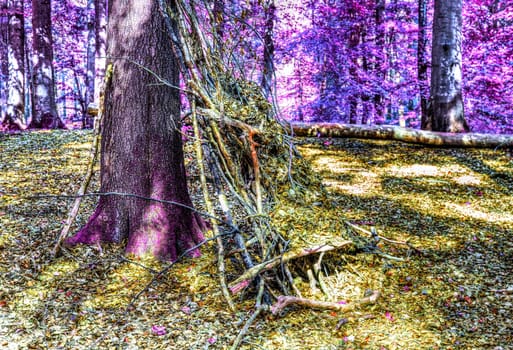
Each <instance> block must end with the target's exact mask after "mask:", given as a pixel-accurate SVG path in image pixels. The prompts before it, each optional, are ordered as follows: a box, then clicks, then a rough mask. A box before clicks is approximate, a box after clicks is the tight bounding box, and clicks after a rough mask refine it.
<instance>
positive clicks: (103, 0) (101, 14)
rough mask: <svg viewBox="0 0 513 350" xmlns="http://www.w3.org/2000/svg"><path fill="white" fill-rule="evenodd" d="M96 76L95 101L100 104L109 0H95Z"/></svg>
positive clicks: (105, 53) (105, 54)
mask: <svg viewBox="0 0 513 350" xmlns="http://www.w3.org/2000/svg"><path fill="white" fill-rule="evenodd" d="M94 28H95V35H94V40H95V50H96V53H95V59H94V62H95V64H94V66H95V72H96V75H95V78H94V98H93V101H94V102H95V103H96V104H97V105H98V106H99V103H100V94H101V91H102V90H103V80H104V76H105V58H106V56H107V0H94Z"/></svg>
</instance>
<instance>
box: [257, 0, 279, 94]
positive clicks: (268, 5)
mask: <svg viewBox="0 0 513 350" xmlns="http://www.w3.org/2000/svg"><path fill="white" fill-rule="evenodd" d="M263 7H264V16H265V19H264V57H263V67H262V80H261V82H260V86H261V87H262V91H263V92H264V96H265V97H269V96H270V95H271V90H272V85H271V84H272V81H273V75H274V21H275V20H276V5H275V4H274V0H266V1H265V2H264V4H263Z"/></svg>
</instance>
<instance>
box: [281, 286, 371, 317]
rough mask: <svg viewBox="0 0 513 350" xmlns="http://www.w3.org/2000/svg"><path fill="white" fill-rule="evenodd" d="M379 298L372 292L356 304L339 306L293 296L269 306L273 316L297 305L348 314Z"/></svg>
mask: <svg viewBox="0 0 513 350" xmlns="http://www.w3.org/2000/svg"><path fill="white" fill-rule="evenodd" d="M379 296H380V293H379V291H373V293H372V294H371V295H370V296H368V297H365V298H363V299H360V300H359V301H357V302H354V303H351V304H340V303H337V302H330V301H319V300H313V299H307V298H298V297H293V296H283V295H282V296H280V297H279V298H278V301H277V302H276V303H275V304H274V305H273V306H271V312H272V314H273V315H277V314H279V313H280V312H281V311H282V310H283V309H284V308H286V307H287V306H289V305H299V306H303V307H310V308H314V309H321V310H333V311H340V312H348V311H352V310H354V309H355V308H356V307H358V306H360V305H365V304H374V303H375V302H376V301H377V300H378V298H379Z"/></svg>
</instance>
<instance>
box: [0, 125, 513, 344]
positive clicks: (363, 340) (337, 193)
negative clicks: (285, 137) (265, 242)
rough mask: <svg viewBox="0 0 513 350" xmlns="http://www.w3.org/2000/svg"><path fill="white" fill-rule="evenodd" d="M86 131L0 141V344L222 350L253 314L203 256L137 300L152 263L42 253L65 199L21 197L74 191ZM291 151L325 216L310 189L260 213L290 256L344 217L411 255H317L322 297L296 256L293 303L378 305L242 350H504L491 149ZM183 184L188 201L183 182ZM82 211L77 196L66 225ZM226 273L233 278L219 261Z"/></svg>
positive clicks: (504, 218) (267, 321) (283, 326)
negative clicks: (375, 293)
mask: <svg viewBox="0 0 513 350" xmlns="http://www.w3.org/2000/svg"><path fill="white" fill-rule="evenodd" d="M90 136H91V135H90V133H89V132H82V131H73V132H51V133H50V132H41V133H39V132H38V133H24V134H20V135H10V136H5V135H0V157H1V161H0V195H1V197H0V348H7V349H9V346H11V347H12V346H15V347H14V348H19V349H25V348H45V349H46V348H48V349H56V348H63V349H83V348H95V349H96V348H119V349H150V348H151V349H177V348H180V349H181V348H188V349H226V348H229V346H230V343H231V341H233V339H234V338H235V336H236V334H237V331H238V330H239V329H240V328H241V327H242V326H243V325H244V321H245V320H246V319H247V317H249V316H250V314H251V312H252V310H253V307H254V305H253V304H252V302H248V301H243V300H242V299H240V300H239V299H237V300H236V301H237V302H239V306H240V307H239V310H238V311H236V312H234V313H232V312H230V311H229V310H228V309H227V307H226V304H225V302H224V300H223V298H222V297H221V294H220V291H219V287H218V276H217V271H216V267H215V266H216V256H215V250H214V247H213V246H208V247H204V248H203V256H202V258H200V259H196V260H194V261H191V260H187V261H185V262H183V263H180V264H177V265H176V266H174V267H173V268H172V269H171V270H170V271H169V273H168V274H166V275H165V276H163V277H162V278H161V279H159V280H157V281H156V282H155V283H154V284H152V285H151V286H150V287H149V288H148V289H147V290H144V288H145V287H146V286H147V285H148V283H149V282H150V281H151V278H152V276H154V274H153V273H152V272H151V271H150V270H149V269H150V268H152V269H155V270H158V269H160V268H162V267H163V265H160V264H158V263H154V262H151V261H145V260H144V259H143V260H136V261H128V260H126V258H124V257H123V254H122V253H123V251H122V249H120V248H119V247H117V246H105V247H103V252H102V253H100V252H99V251H98V250H97V249H96V248H95V247H77V248H74V249H72V250H67V251H65V254H64V255H62V256H60V257H57V258H54V257H52V256H51V254H50V252H51V250H52V248H53V244H54V242H55V239H56V238H57V236H58V234H59V232H60V229H61V228H62V222H63V220H64V219H65V217H66V214H67V210H68V207H69V205H70V200H69V199H63V198H53V197H44V198H43V197H41V198H28V197H30V196H33V195H36V194H63V193H67V194H71V193H74V192H75V191H76V189H77V188H78V185H79V183H80V180H81V179H82V176H83V172H84V169H85V167H86V164H87V156H88V153H89V143H88V142H89V141H90ZM301 151H302V153H303V154H304V156H305V158H307V159H309V160H311V161H312V162H313V165H314V167H315V170H316V171H317V172H319V173H320V175H321V176H322V177H323V181H324V183H325V185H326V189H327V191H328V192H329V193H330V196H329V197H328V200H327V201H328V203H331V205H327V204H325V203H322V202H321V201H320V200H319V198H318V197H319V195H318V193H314V194H313V195H312V197H311V198H308V202H307V203H296V205H295V206H292V205H291V204H287V202H286V201H282V202H280V203H279V204H278V206H277V208H276V210H274V211H273V213H272V217H273V220H275V222H276V223H277V225H279V229H280V230H283V232H286V233H287V234H288V235H289V237H290V239H291V241H290V244H291V247H295V248H297V247H301V246H308V245H311V244H318V243H319V242H324V243H329V242H333V241H335V240H338V239H342V238H343V237H345V235H346V234H347V229H346V226H345V224H344V221H345V220H347V221H349V222H351V223H353V224H356V225H358V226H360V227H362V228H364V229H367V230H368V229H370V228H371V227H373V226H374V227H375V228H376V229H377V230H378V233H379V234H381V235H383V236H385V237H388V238H390V239H393V240H396V241H408V242H409V243H410V244H412V245H413V246H414V247H416V248H417V249H418V251H416V250H413V249H411V248H409V247H407V246H405V245H396V244H386V243H384V242H381V243H380V247H381V249H382V251H383V252H384V253H386V254H388V255H390V256H393V257H398V258H402V259H405V261H404V262H403V261H396V260H392V259H385V258H383V257H380V256H378V255H376V254H369V253H364V252H351V250H347V251H344V252H340V253H329V254H326V255H325V256H324V257H323V259H322V269H321V271H322V274H323V276H324V278H323V281H324V285H325V291H324V292H323V291H322V290H321V288H319V286H315V288H313V289H312V288H311V286H310V283H309V280H308V277H307V276H306V275H305V274H304V271H306V270H307V269H308V268H309V267H310V266H311V265H312V264H314V263H316V262H317V261H318V260H317V259H318V257H315V258H313V259H309V260H308V259H307V260H303V261H301V262H300V263H298V264H297V265H294V266H292V269H293V272H296V273H297V277H296V278H295V279H294V281H293V282H294V285H295V286H296V287H297V288H298V289H299V290H301V291H302V293H303V294H304V296H307V297H311V298H316V299H318V300H325V301H335V302H340V303H345V302H347V303H350V302H352V301H355V300H358V299H360V298H361V297H363V296H364V295H365V294H366V293H368V291H369V290H374V289H377V290H379V291H381V293H382V297H381V298H380V300H379V302H378V303H377V304H375V305H369V306H365V307H362V308H360V309H357V310H355V311H354V312H350V313H347V314H343V313H336V312H330V311H318V310H309V309H300V308H295V307H290V308H288V309H286V310H285V312H284V313H283V315H280V316H278V317H270V316H266V317H264V318H261V319H259V320H258V322H256V323H255V324H253V325H252V326H251V327H250V330H249V332H248V336H247V338H246V339H245V342H244V343H243V348H245V349H258V348H263V349H412V350H413V349H484V348H492V349H493V348H494V347H498V346H502V348H503V349H507V348H508V346H510V345H511V344H512V343H513V336H512V334H513V306H512V305H513V274H512V273H511V266H512V265H511V264H512V263H511V262H512V261H513V244H512V243H511V242H512V241H513V239H512V238H513V209H512V208H513V207H512V205H511V203H512V202H513V201H512V199H513V198H512V193H513V162H511V160H510V159H508V158H507V157H505V156H504V155H502V154H500V153H498V152H495V151H493V150H452V149H437V148H422V147H419V146H415V145H405V144H400V143H395V142H384V141H362V140H332V142H330V143H323V142H322V141H317V140H309V141H308V143H306V144H305V145H303V146H301ZM191 164H192V162H191ZM97 186H98V183H97V178H95V180H94V183H93V188H94V189H96V188H97ZM191 188H192V189H193V196H194V198H201V193H200V192H198V191H197V188H198V186H197V184H194V183H192V184H191ZM196 192H198V193H196ZM313 192H316V191H313ZM288 195H289V196H291V195H292V194H288ZM94 203H95V200H94V199H93V198H86V199H84V202H83V206H82V209H81V211H80V214H79V217H78V218H77V223H76V225H75V228H74V229H77V228H78V227H79V226H80V225H81V224H83V223H84V222H85V221H86V220H87V217H88V215H89V214H90V213H91V211H92V209H93V207H94ZM228 267H229V268H230V269H233V270H232V273H233V274H236V271H237V270H236V266H235V265H231V263H230V262H228ZM233 271H234V272H233ZM229 277H233V275H230V274H229ZM141 290H142V291H143V293H142V294H141V295H140V297H139V298H137V299H135V300H133V297H134V296H135V295H137V293H138V292H140V291H141ZM510 290H511V292H508V291H510ZM248 300H253V299H252V298H251V297H249V298H248ZM131 301H133V305H131V307H128V306H129V303H130V302H131ZM12 344H15V345H12ZM497 349H498V348H497Z"/></svg>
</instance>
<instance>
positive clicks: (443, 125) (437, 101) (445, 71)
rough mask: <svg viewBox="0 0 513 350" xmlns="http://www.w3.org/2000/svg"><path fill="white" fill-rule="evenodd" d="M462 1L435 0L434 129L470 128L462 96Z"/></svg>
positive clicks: (432, 81) (432, 97)
mask: <svg viewBox="0 0 513 350" xmlns="http://www.w3.org/2000/svg"><path fill="white" fill-rule="evenodd" d="M461 27H462V0H435V13H434V23H433V49H432V58H431V104H432V106H431V111H430V112H431V113H432V114H431V124H432V125H431V126H432V127H431V129H432V130H433V131H447V132H465V131H468V130H469V127H468V125H467V122H466V121H465V116H464V113H463V97H462V66H461V65H462V59H461V58H462V57H461V56H462V54H461V42H462V39H463V38H462V32H461Z"/></svg>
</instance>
